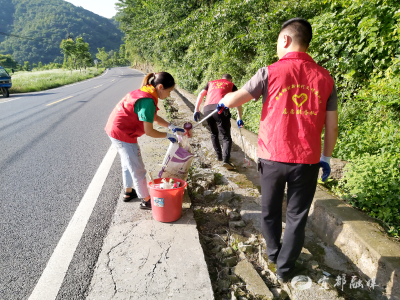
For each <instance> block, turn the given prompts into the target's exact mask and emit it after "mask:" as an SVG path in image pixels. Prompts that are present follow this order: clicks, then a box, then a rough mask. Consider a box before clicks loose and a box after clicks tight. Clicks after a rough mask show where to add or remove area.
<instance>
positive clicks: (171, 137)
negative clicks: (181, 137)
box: [165, 133, 178, 143]
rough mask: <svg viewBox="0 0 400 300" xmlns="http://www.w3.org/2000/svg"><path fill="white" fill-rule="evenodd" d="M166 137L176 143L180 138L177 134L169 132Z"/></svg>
mask: <svg viewBox="0 0 400 300" xmlns="http://www.w3.org/2000/svg"><path fill="white" fill-rule="evenodd" d="M165 138H166V139H169V140H170V141H171V143H176V142H177V141H178V140H177V139H176V136H175V135H174V134H172V133H167V136H166V137H165Z"/></svg>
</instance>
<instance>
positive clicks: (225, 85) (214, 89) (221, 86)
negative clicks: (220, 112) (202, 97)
mask: <svg viewBox="0 0 400 300" xmlns="http://www.w3.org/2000/svg"><path fill="white" fill-rule="evenodd" d="M232 89H233V83H232V82H230V81H229V80H226V79H218V80H214V81H210V82H209V83H208V91H207V97H206V102H205V103H204V106H206V105H210V104H218V102H219V100H221V99H222V98H223V97H224V96H225V95H226V94H228V93H230V92H232Z"/></svg>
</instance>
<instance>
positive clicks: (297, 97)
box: [292, 93, 308, 107]
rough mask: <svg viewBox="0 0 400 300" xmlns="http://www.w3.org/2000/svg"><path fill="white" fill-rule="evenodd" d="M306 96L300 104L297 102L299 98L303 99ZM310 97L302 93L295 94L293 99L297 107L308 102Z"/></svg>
mask: <svg viewBox="0 0 400 300" xmlns="http://www.w3.org/2000/svg"><path fill="white" fill-rule="evenodd" d="M303 97H304V100H303V102H301V103H300V104H299V103H298V102H297V99H299V100H300V101H301V99H302V98H303ZM307 99H308V97H307V95H306V94H304V93H303V94H300V95H293V97H292V100H293V102H294V103H296V105H297V107H300V106H302V105H303V103H304V102H306V101H307Z"/></svg>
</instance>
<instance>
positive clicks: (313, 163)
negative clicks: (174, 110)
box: [218, 18, 338, 282]
mask: <svg viewBox="0 0 400 300" xmlns="http://www.w3.org/2000/svg"><path fill="white" fill-rule="evenodd" d="M311 38H312V28H311V25H310V23H309V22H307V21H306V20H304V19H300V18H295V19H291V20H289V21H287V22H285V23H284V24H283V25H282V28H281V32H280V34H279V37H278V42H277V53H278V57H279V61H278V62H276V63H274V64H272V65H270V66H268V67H264V68H261V69H259V70H258V72H257V73H256V74H255V75H254V76H253V78H251V79H250V80H249V81H248V82H247V83H246V84H245V85H244V87H243V88H242V89H240V90H239V91H237V92H235V93H230V94H228V95H226V96H225V97H224V99H222V100H221V101H220V103H219V104H218V107H222V106H226V107H236V106H239V105H243V104H244V103H246V102H248V101H250V100H251V99H253V98H254V99H258V98H260V96H262V100H263V108H262V112H261V121H260V130H259V134H258V152H257V155H258V157H259V159H258V167H259V171H260V178H261V195H262V220H261V221H262V222H261V223H262V233H263V236H264V238H265V241H266V243H267V254H268V258H269V262H270V263H271V262H272V263H276V265H277V275H278V279H279V281H281V282H285V281H288V280H289V279H290V278H291V277H292V276H293V275H295V272H296V269H295V262H296V260H297V258H298V257H299V255H300V253H301V249H302V247H303V244H304V236H305V234H304V229H305V226H306V222H307V217H308V212H309V209H310V206H311V203H312V200H313V197H314V193H315V189H316V185H317V177H318V171H319V168H320V167H322V169H323V176H322V180H323V181H325V180H326V179H327V177H328V176H329V174H330V166H329V163H330V158H331V155H332V152H333V149H334V147H335V144H336V139H337V135H338V113H337V94H336V88H335V86H334V82H333V79H332V77H331V76H330V75H329V72H328V71H327V70H325V69H324V68H322V67H320V66H319V65H317V64H316V63H315V62H314V60H313V59H312V58H311V57H310V56H309V55H308V54H307V53H306V51H307V49H308V46H309V43H310V41H311ZM324 126H325V137H324V147H323V152H322V155H321V133H322V130H323V127H324ZM286 184H287V188H288V189H287V211H286V228H285V234H284V237H283V243H282V244H281V243H280V238H281V234H282V200H283V195H284V191H285V185H286Z"/></svg>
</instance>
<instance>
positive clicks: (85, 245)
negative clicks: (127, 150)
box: [0, 68, 143, 300]
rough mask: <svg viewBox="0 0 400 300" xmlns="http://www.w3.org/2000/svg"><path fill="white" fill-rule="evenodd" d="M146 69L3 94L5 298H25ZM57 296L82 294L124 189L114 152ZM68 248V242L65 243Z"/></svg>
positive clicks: (0, 216) (0, 238)
mask: <svg viewBox="0 0 400 300" xmlns="http://www.w3.org/2000/svg"><path fill="white" fill-rule="evenodd" d="M142 78H143V74H142V73H139V72H138V71H134V70H130V69H128V68H113V69H111V70H108V71H107V73H106V74H104V75H102V76H101V77H97V78H95V79H91V80H88V81H85V82H81V83H77V84H74V85H70V86H68V87H62V88H58V89H53V90H48V91H45V92H40V93H32V94H25V95H23V94H20V95H11V97H10V98H0V191H1V192H0V224H1V228H0V247H1V248H0V258H1V259H0V299H2V300H11V299H28V298H29V296H30V295H31V293H32V291H33V290H34V288H35V286H36V285H37V282H38V280H39V278H40V277H41V276H42V273H43V271H44V270H45V268H46V265H47V263H48V261H49V259H50V257H52V255H53V253H54V250H55V249H56V246H57V244H58V243H59V241H60V239H61V237H62V236H63V234H64V232H65V231H66V228H67V226H68V224H69V222H70V220H71V218H72V216H73V215H74V213H75V211H76V210H77V207H78V205H79V203H80V202H81V200H82V198H83V197H84V195H85V192H86V191H87V189H88V186H89V185H90V184H91V182H92V179H93V177H94V176H95V174H96V171H97V169H98V168H99V166H100V164H101V163H102V161H103V158H104V157H105V155H106V153H107V152H108V150H109V148H110V141H109V139H108V138H107V136H106V134H105V133H104V130H103V128H104V126H105V123H106V121H107V118H108V115H109V114H110V112H111V110H112V109H113V107H114V106H115V104H116V103H117V102H118V101H119V100H120V99H121V98H122V97H123V96H124V95H125V94H126V93H128V92H129V91H131V90H133V89H136V88H138V87H139V86H140V83H141V80H142ZM107 174H108V176H106V180H105V182H104V185H103V187H102V188H101V187H100V189H101V192H100V195H99V196H98V199H97V202H96V205H95V206H94V209H93V212H92V213H91V215H90V219H89V221H88V223H87V225H86V227H84V228H85V230H84V232H83V236H82V238H79V245H78V247H77V249H76V251H75V252H74V254H73V258H72V261H71V263H70V264H69V267H68V271H67V273H66V276H65V278H63V281H62V285H61V287H60V289H59V292H58V294H57V299H84V297H83V295H84V294H85V291H86V290H87V288H88V285H89V283H90V279H91V277H92V272H93V268H94V265H95V263H96V261H97V257H98V254H99V251H100V250H101V246H102V242H103V237H104V235H105V234H106V232H107V229H108V227H109V223H110V220H111V217H112V214H113V212H114V209H115V205H116V202H117V200H118V197H119V195H120V193H121V190H122V184H121V175H120V166H119V159H118V157H117V159H114V160H113V162H112V167H111V169H110V170H109V172H108V173H107ZM61 253H63V249H61Z"/></svg>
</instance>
